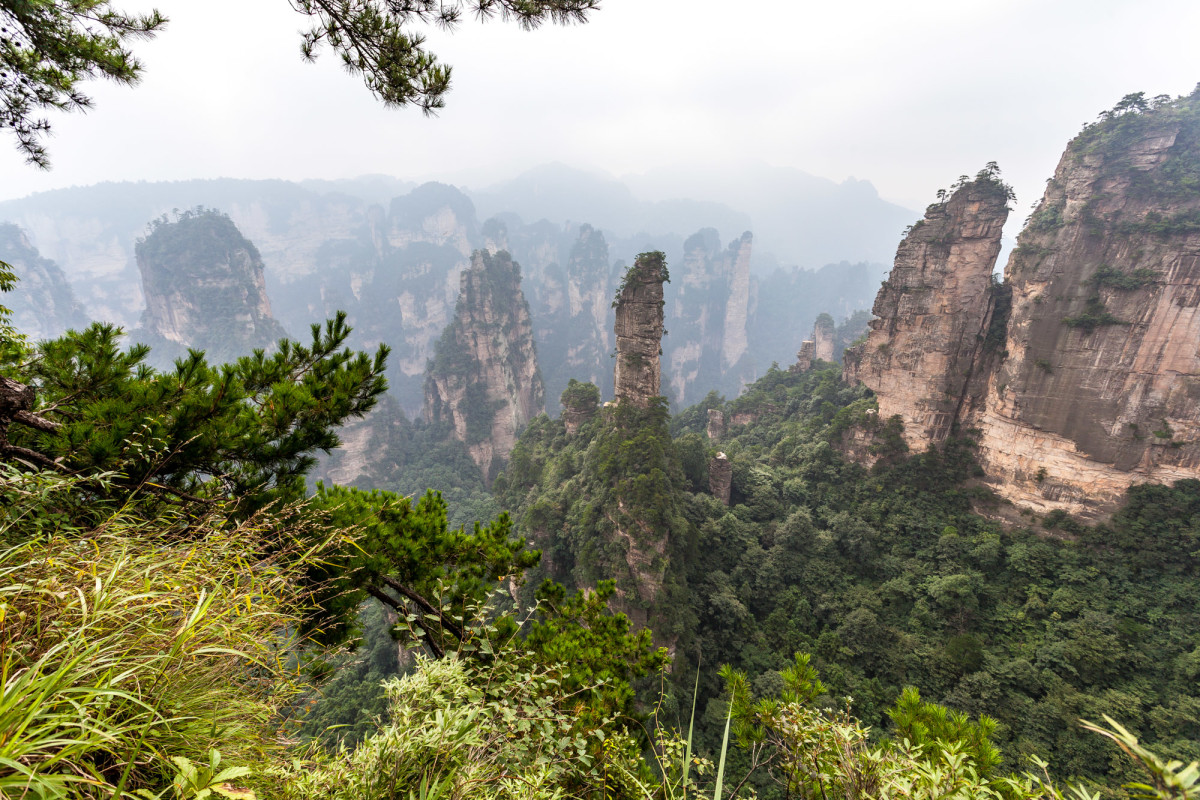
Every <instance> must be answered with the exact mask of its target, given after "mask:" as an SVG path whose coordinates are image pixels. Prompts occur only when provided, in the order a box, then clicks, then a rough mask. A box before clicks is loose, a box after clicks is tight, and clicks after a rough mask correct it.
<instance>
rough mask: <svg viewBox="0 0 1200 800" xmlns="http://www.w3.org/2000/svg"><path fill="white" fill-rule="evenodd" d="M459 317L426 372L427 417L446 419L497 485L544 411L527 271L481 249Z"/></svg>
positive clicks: (466, 278)
mask: <svg viewBox="0 0 1200 800" xmlns="http://www.w3.org/2000/svg"><path fill="white" fill-rule="evenodd" d="M460 281H461V288H460V290H459V296H458V302H457V304H456V306H455V311H454V320H453V321H452V322H451V323H450V325H449V326H448V327H447V328H446V330H445V332H443V334H442V337H441V339H439V340H438V342H437V345H436V347H435V355H434V358H433V360H432V361H431V362H430V363H429V366H428V369H427V370H426V375H425V416H426V419H428V420H429V421H431V422H439V421H447V422H449V423H450V424H451V427H452V430H453V434H454V436H455V437H456V438H457V439H459V440H460V441H462V442H463V443H465V444H466V446H467V451H468V452H469V453H470V455H471V459H472V460H473V461H474V462H475V463H476V465H478V466H479V469H480V471H481V472H482V473H483V475H484V480H485V481H486V482H488V483H489V484H490V482H491V480H492V479H493V478H494V477H495V475H496V474H497V472H499V470H500V468H501V467H502V466H503V464H504V461H505V460H506V459H507V458H508V455H509V453H511V452H512V449H513V447H514V445H515V444H516V441H517V436H518V435H519V434H520V433H521V431H522V430H524V429H525V426H526V425H527V424H528V423H529V420H531V419H533V417H535V416H537V415H538V414H540V413H542V412H543V411H545V405H546V403H545V389H544V388H543V385H542V377H541V373H540V372H539V370H538V364H537V353H536V350H535V347H534V343H533V323H532V321H531V319H530V316H529V305H528V303H526V301H525V296H524V294H522V292H521V271H520V267H519V266H518V265H517V264H516V262H514V261H513V260H512V258H511V257H509V255H508V253H506V252H504V251H500V252H498V253H496V254H495V255H491V254H489V253H488V252H486V251H483V250H477V251H476V252H475V254H474V255H473V256H472V258H471V266H470V268H469V269H466V270H464V271H463V272H462V274H461V277H460Z"/></svg>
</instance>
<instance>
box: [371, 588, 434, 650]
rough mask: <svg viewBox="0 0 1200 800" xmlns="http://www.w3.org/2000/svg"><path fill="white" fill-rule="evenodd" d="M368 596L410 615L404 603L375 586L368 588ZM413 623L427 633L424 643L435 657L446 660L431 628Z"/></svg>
mask: <svg viewBox="0 0 1200 800" xmlns="http://www.w3.org/2000/svg"><path fill="white" fill-rule="evenodd" d="M367 594H369V595H371V596H372V597H374V598H375V599H376V600H378V601H379V602H381V603H383V604H384V605H387V606H391V607H392V608H394V609H396V611H398V612H400V613H403V614H404V615H405V616H407V615H408V608H406V607H405V605H404V604H403V603H401V602H400V601H398V600H396V599H395V598H394V597H389V596H388V594H387V593H386V592H383V591H381V590H379V589H377V588H375V587H374V586H368V587H367ZM413 622H415V623H416V625H417V627H418V628H420V629H421V630H423V631H425V642H424V643H425V644H426V645H428V646H429V649H430V650H432V651H433V655H434V656H435V657H437V658H445V657H446V651H445V650H444V649H442V646H441V645H440V644H438V643H437V642H436V641H434V638H433V631H431V630H429V628H428V627H427V626H426V625H425V623H424V622H422V621H421V620H419V619H416V620H413Z"/></svg>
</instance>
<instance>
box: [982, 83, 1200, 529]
mask: <svg viewBox="0 0 1200 800" xmlns="http://www.w3.org/2000/svg"><path fill="white" fill-rule="evenodd" d="M1198 177H1200V94H1193V95H1192V96H1191V97H1189V98H1183V99H1181V100H1178V101H1175V102H1173V103H1170V104H1166V105H1163V106H1161V107H1159V108H1157V109H1154V110H1145V111H1139V110H1137V109H1136V108H1134V109H1130V110H1127V111H1125V112H1124V113H1119V114H1115V115H1110V117H1109V118H1108V119H1107V120H1104V121H1102V122H1100V123H1098V124H1097V125H1095V126H1093V127H1092V128H1090V129H1087V130H1085V131H1084V132H1083V133H1082V134H1080V135H1079V136H1078V137H1077V138H1076V139H1075V140H1074V141H1072V142H1071V144H1070V145H1069V146H1068V147H1067V151H1066V153H1065V154H1064V155H1063V157H1062V160H1061V161H1060V162H1059V164H1058V168H1057V169H1056V170H1055V172H1054V177H1053V178H1052V179H1051V180H1050V182H1049V183H1048V184H1047V187H1046V193H1045V196H1044V197H1043V198H1042V201H1041V202H1040V203H1039V205H1038V207H1037V209H1036V210H1035V211H1034V213H1033V215H1032V217H1031V218H1030V221H1029V224H1028V225H1027V226H1026V228H1025V230H1024V231H1023V232H1022V233H1021V235H1020V237H1019V238H1018V240H1017V248H1016V250H1015V251H1014V252H1013V254H1012V257H1011V258H1010V259H1009V262H1008V266H1007V269H1006V270H1005V276H1006V279H1007V281H1008V282H1009V283H1010V284H1011V287H1012V297H1011V310H1010V311H1009V318H1008V324H1007V326H1006V333H1007V343H1006V349H1007V353H1008V357H1007V358H1006V359H1004V361H1003V363H1001V364H1000V365H999V367H998V368H997V369H996V370H995V371H994V372H993V374H992V375H991V376H990V380H989V383H988V391H987V401H986V405H985V407H984V409H983V411H982V413H979V414H977V415H975V416H974V417H973V420H972V424H973V425H975V426H977V427H978V428H979V429H980V430H981V431H982V438H981V441H980V460H981V461H982V463H983V465H984V469H985V470H986V471H987V473H988V475H989V477H990V478H991V479H992V480H993V481H994V483H995V485H996V487H997V490H998V491H999V492H1000V493H1001V494H1002V495H1004V496H1005V497H1008V498H1010V499H1012V500H1014V501H1016V502H1019V503H1021V504H1023V505H1027V506H1030V507H1033V508H1037V509H1040V510H1050V509H1054V508H1063V509H1066V510H1068V511H1072V512H1087V511H1090V510H1096V509H1101V510H1103V509H1106V508H1109V507H1112V506H1114V505H1115V504H1116V503H1117V502H1118V501H1119V500H1120V497H1121V496H1122V495H1123V493H1124V492H1125V491H1126V489H1128V487H1129V486H1131V485H1133V484H1135V483H1143V482H1154V483H1164V482H1169V481H1175V480H1179V479H1182V478H1197V477H1200V193H1198V192H1197V191H1196V189H1195V185H1196V180H1197V178H1198Z"/></svg>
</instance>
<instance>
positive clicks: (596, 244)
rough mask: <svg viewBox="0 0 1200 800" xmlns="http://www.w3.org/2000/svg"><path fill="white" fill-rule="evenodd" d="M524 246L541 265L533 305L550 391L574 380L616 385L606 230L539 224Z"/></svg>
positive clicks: (527, 233)
mask: <svg viewBox="0 0 1200 800" xmlns="http://www.w3.org/2000/svg"><path fill="white" fill-rule="evenodd" d="M520 245H521V248H522V252H525V253H528V257H530V258H533V259H534V260H535V262H537V263H539V264H540V265H541V266H540V268H539V272H540V276H541V280H540V281H539V283H538V285H537V290H536V291H537V295H536V297H534V298H532V299H531V300H530V306H531V308H532V309H533V314H534V324H535V326H536V327H535V338H536V339H537V342H538V348H539V349H538V358H539V360H540V361H541V363H542V365H543V373H544V375H545V380H546V386H547V389H548V391H550V392H555V391H562V390H563V389H564V388H565V387H566V386H567V385H568V383H569V381H570V380H572V379H582V380H586V381H589V382H591V383H594V384H595V385H596V386H598V387H601V389H602V390H606V391H607V390H611V385H610V383H609V381H611V380H612V376H611V373H608V372H607V367H606V365H607V363H608V359H609V356H610V355H611V353H612V350H613V334H612V313H613V309H612V297H613V288H614V279H613V268H612V265H611V264H610V262H609V253H608V242H607V241H606V240H605V238H604V234H603V233H601V232H600V231H598V230H596V229H595V228H593V227H592V226H590V225H580V226H579V227H578V228H577V229H572V230H571V231H569V232H563V231H561V230H558V229H555V228H553V226H548V225H547V224H539V225H536V226H530V229H529V230H527V231H525V232H524V234H523V235H522V236H521V242H520ZM560 248H561V250H560ZM560 252H561V256H560ZM521 263H522V264H524V263H525V262H524V261H522V262H521Z"/></svg>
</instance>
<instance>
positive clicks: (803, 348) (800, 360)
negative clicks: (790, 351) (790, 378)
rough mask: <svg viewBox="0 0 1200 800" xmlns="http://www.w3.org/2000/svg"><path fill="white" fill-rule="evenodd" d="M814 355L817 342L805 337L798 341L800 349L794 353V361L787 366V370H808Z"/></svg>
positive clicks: (810, 367) (815, 355) (815, 354)
mask: <svg viewBox="0 0 1200 800" xmlns="http://www.w3.org/2000/svg"><path fill="white" fill-rule="evenodd" d="M816 357H817V343H816V342H814V341H813V340H812V339H805V340H804V341H803V342H801V343H800V351H799V352H798V353H796V363H795V364H792V366H790V367H788V370H789V371H790V372H808V371H809V370H810V369H812V366H813V361H814V360H816Z"/></svg>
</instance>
